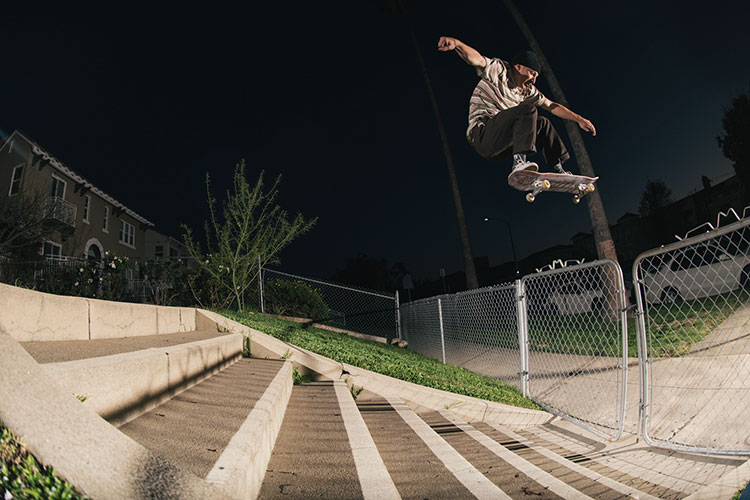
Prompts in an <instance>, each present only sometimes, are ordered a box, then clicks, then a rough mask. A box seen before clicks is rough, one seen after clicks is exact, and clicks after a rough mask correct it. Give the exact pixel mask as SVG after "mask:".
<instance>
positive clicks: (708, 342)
mask: <svg viewBox="0 0 750 500" xmlns="http://www.w3.org/2000/svg"><path fill="white" fill-rule="evenodd" d="M748 226H750V220H747V219H746V220H740V221H739V222H736V223H734V224H731V225H729V226H726V227H724V228H719V229H712V230H711V231H709V232H707V233H704V234H702V235H699V236H696V237H693V238H689V239H685V240H683V241H679V242H677V243H674V244H671V245H669V246H666V247H662V248H659V249H655V250H651V251H649V252H646V253H643V254H641V255H640V256H639V257H638V258H637V259H636V261H635V263H634V265H633V279H634V282H635V283H636V284H637V286H636V296H637V301H638V322H637V326H638V340H639V349H640V350H641V363H640V369H641V380H642V383H641V400H642V408H643V410H642V413H641V428H642V431H641V432H642V434H643V437H644V440H645V441H646V442H647V443H648V444H650V445H653V446H659V447H663V448H669V449H675V450H680V451H688V452H697V453H711V454H724V455H750V434H748V430H747V429H748V426H747V421H748V412H747V409H748V408H750V292H748V290H749V289H750V229H748Z"/></svg>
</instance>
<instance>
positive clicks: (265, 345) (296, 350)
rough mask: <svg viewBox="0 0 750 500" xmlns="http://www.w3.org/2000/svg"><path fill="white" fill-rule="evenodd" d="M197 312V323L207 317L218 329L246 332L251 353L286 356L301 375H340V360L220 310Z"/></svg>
mask: <svg viewBox="0 0 750 500" xmlns="http://www.w3.org/2000/svg"><path fill="white" fill-rule="evenodd" d="M198 314H199V315H201V316H203V319H201V320H199V321H198V323H199V324H201V325H203V324H204V323H203V321H211V322H213V323H214V324H216V325H218V326H219V329H220V330H221V331H230V332H236V333H242V334H243V335H245V336H249V337H250V341H251V346H252V354H253V356H255V357H258V358H270V359H280V358H284V359H290V360H291V361H292V362H293V363H294V366H296V367H297V370H298V371H299V373H300V374H301V375H310V376H312V377H313V378H322V379H328V380H338V379H339V377H340V376H341V373H342V370H343V368H342V366H341V363H337V362H336V361H333V360H331V359H328V358H326V357H324V356H321V355H319V354H315V353H313V352H310V351H307V350H305V349H302V348H300V347H296V346H293V345H291V344H287V343H286V342H283V341H281V340H279V339H277V338H275V337H271V336H270V335H266V334H265V333H262V332H259V331H257V330H254V329H252V328H249V327H247V326H245V325H243V324H241V323H237V322H236V321H232V320H231V319H229V318H226V317H224V316H222V315H220V314H216V313H213V312H211V311H204V310H203V309H199V310H198Z"/></svg>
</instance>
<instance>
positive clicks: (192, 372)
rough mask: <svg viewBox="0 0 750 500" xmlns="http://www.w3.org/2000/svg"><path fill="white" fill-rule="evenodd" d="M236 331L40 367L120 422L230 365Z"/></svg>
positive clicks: (238, 343)
mask: <svg viewBox="0 0 750 500" xmlns="http://www.w3.org/2000/svg"><path fill="white" fill-rule="evenodd" d="M241 353H242V335H241V334H229V335H222V336H220V337H216V338H213V339H208V340H201V341H198V342H192V343H189V344H180V345H176V346H174V347H169V348H167V349H156V348H154V349H145V350H142V351H136V352H130V353H124V354H115V355H112V356H102V357H98V358H88V359H82V360H78V361H68V362H64V363H49V364H45V365H42V366H41V369H42V370H43V371H44V372H45V373H46V374H47V375H49V377H50V378H52V379H54V380H56V381H57V383H58V384H60V385H61V386H62V387H64V389H65V391H66V392H65V393H66V394H69V395H73V394H75V395H80V396H86V401H85V403H84V405H85V406H87V407H89V408H91V409H92V410H93V411H95V412H96V413H98V414H99V415H101V416H102V417H104V418H106V419H107V420H109V421H110V423H112V424H113V425H117V426H119V425H122V424H124V423H126V422H128V421H130V420H132V419H134V418H136V417H137V416H139V415H141V414H142V413H143V412H145V411H148V410H149V409H151V408H154V407H155V406H157V405H159V404H160V403H162V402H164V401H166V400H167V399H169V398H171V397H174V396H175V395H176V394H178V393H180V392H182V391H184V390H186V389H188V388H190V387H192V386H193V385H195V384H197V383H199V382H200V381H201V380H204V379H205V378H207V377H209V376H211V375H212V374H214V373H216V372H217V371H219V370H221V369H223V368H224V367H226V366H227V365H228V364H231V363H233V362H234V361H236V360H237V359H239V357H240V356H241Z"/></svg>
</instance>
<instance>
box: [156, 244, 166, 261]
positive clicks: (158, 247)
mask: <svg viewBox="0 0 750 500" xmlns="http://www.w3.org/2000/svg"><path fill="white" fill-rule="evenodd" d="M154 257H156V258H157V259H161V258H162V257H164V247H163V246H162V245H156V246H155V247H154Z"/></svg>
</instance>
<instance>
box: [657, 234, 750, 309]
mask: <svg viewBox="0 0 750 500" xmlns="http://www.w3.org/2000/svg"><path fill="white" fill-rule="evenodd" d="M647 269H648V271H647V272H646V273H644V276H643V283H644V287H645V291H646V300H647V301H648V302H650V303H652V304H658V303H672V302H675V301H679V300H690V299H699V298H704V297H711V296H714V295H719V294H722V293H727V292H731V291H733V290H736V289H737V288H740V287H743V288H750V280H748V277H749V276H750V255H745V254H744V253H738V254H736V255H732V254H730V253H729V252H727V251H726V250H724V249H722V248H720V247H719V246H717V245H715V244H711V243H705V244H702V245H699V246H695V247H688V248H684V249H681V250H678V251H674V252H672V253H670V254H668V255H667V256H666V258H664V259H663V260H662V261H661V265H659V266H658V267H657V266H652V267H650V268H648V267H647Z"/></svg>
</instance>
